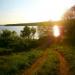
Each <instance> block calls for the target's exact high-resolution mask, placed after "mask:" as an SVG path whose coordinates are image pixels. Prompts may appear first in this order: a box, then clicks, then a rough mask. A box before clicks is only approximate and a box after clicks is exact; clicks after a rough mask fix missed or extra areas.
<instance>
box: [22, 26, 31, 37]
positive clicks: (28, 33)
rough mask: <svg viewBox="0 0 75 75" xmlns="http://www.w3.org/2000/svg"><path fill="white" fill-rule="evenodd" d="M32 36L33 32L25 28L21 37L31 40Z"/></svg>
mask: <svg viewBox="0 0 75 75" xmlns="http://www.w3.org/2000/svg"><path fill="white" fill-rule="evenodd" d="M30 34H31V30H30V28H29V27H28V26H25V27H24V29H23V30H22V31H21V36H22V37H24V38H29V37H30Z"/></svg>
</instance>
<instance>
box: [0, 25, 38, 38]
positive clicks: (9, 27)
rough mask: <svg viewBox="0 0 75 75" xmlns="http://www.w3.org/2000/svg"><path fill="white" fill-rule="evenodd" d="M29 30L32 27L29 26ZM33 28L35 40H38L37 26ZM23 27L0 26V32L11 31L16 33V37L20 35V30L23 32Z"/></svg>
mask: <svg viewBox="0 0 75 75" xmlns="http://www.w3.org/2000/svg"><path fill="white" fill-rule="evenodd" d="M29 27H30V28H31V27H32V26H29ZM33 27H34V28H36V33H35V38H38V30H37V26H33ZM23 28H24V26H0V30H5V29H8V30H11V31H16V32H17V34H18V35H20V32H21V30H23Z"/></svg>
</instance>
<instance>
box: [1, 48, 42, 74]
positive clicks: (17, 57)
mask: <svg viewBox="0 0 75 75" xmlns="http://www.w3.org/2000/svg"><path fill="white" fill-rule="evenodd" d="M42 52H43V51H42V50H38V49H37V50H31V51H29V52H21V53H13V54H11V55H8V56H0V75H16V74H17V73H19V72H20V71H21V70H22V69H26V68H28V67H29V66H30V65H31V64H32V63H33V62H34V61H35V60H36V59H37V58H38V57H39V56H40V55H41V53H42Z"/></svg>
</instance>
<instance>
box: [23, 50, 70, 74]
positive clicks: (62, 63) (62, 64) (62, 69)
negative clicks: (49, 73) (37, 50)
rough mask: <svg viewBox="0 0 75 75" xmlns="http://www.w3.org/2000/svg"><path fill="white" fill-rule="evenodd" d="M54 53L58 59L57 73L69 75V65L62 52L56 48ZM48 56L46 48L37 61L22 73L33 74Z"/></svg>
mask: <svg viewBox="0 0 75 75" xmlns="http://www.w3.org/2000/svg"><path fill="white" fill-rule="evenodd" d="M54 53H55V54H57V57H58V60H59V72H58V73H59V75H71V74H70V72H69V65H68V63H67V61H66V59H65V58H64V55H63V53H61V52H59V51H58V50H54ZM47 58H48V50H45V52H44V53H43V54H42V55H41V57H40V58H38V59H37V61H36V62H35V63H34V64H32V66H31V67H30V68H29V69H27V70H26V71H24V72H23V74H22V75H33V74H34V73H36V72H37V71H38V70H39V69H40V67H41V66H42V65H43V64H44V62H45V61H46V60H47Z"/></svg>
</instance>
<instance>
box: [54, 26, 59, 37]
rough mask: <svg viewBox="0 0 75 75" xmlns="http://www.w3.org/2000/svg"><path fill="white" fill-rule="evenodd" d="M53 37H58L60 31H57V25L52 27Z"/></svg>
mask: <svg viewBox="0 0 75 75" xmlns="http://www.w3.org/2000/svg"><path fill="white" fill-rule="evenodd" d="M53 35H54V36H55V37H58V36H60V29H59V27H58V26H57V25H55V26H53Z"/></svg>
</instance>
